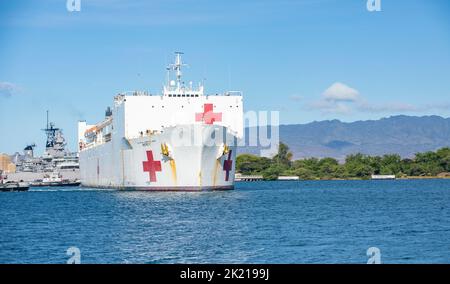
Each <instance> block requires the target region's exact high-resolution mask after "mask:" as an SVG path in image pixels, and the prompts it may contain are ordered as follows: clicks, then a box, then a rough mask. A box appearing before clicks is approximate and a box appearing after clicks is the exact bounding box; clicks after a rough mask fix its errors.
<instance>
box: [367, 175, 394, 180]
mask: <svg viewBox="0 0 450 284" xmlns="http://www.w3.org/2000/svg"><path fill="white" fill-rule="evenodd" d="M371 178H372V179H373V180H393V179H395V175H372V176H371Z"/></svg>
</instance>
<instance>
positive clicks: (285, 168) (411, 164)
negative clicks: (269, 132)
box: [236, 143, 450, 180]
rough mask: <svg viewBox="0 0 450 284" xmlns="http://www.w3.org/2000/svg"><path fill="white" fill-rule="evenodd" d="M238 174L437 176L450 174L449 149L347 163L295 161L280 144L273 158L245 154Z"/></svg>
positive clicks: (239, 161) (351, 157) (363, 157)
mask: <svg viewBox="0 0 450 284" xmlns="http://www.w3.org/2000/svg"><path fill="white" fill-rule="evenodd" d="M236 170H237V172H239V173H241V174H243V175H262V176H263V178H264V179H266V180H275V179H277V178H278V176H286V175H289V176H298V177H300V179H305V180H312V179H352V178H354V179H356V178H358V179H367V178H370V176H371V175H378V174H381V175H395V176H396V177H408V176H437V175H438V174H440V173H448V172H450V148H442V149H439V150H437V151H435V152H432V151H429V152H425V153H417V154H416V155H415V157H414V158H413V159H402V158H401V157H400V155H397V154H389V155H384V156H368V155H363V154H353V155H349V156H347V157H346V159H345V162H344V163H339V162H338V161H337V160H336V159H334V158H323V159H317V158H308V159H301V160H295V161H293V160H292V153H291V152H290V151H289V147H288V146H287V145H286V144H284V143H280V144H279V147H278V153H277V154H276V155H275V156H274V157H273V158H266V157H259V156H255V155H250V154H242V155H239V156H238V157H237V161H236Z"/></svg>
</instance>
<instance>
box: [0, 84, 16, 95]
mask: <svg viewBox="0 0 450 284" xmlns="http://www.w3.org/2000/svg"><path fill="white" fill-rule="evenodd" d="M17 92H19V87H18V86H16V85H15V84H13V83H9V82H0V97H6V98H9V97H11V96H12V95H15V94H16V93H17Z"/></svg>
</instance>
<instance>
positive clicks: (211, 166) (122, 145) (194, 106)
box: [78, 52, 243, 191]
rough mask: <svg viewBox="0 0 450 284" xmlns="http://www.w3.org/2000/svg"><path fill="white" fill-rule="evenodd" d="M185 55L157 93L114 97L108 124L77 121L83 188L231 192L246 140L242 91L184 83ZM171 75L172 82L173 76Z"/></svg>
mask: <svg viewBox="0 0 450 284" xmlns="http://www.w3.org/2000/svg"><path fill="white" fill-rule="evenodd" d="M181 55H182V53H179V52H178V53H176V59H175V63H174V64H171V65H169V66H168V68H167V83H166V85H165V86H164V88H163V92H162V94H161V95H151V94H148V93H143V92H133V93H125V94H119V95H117V96H115V97H114V105H113V107H112V109H109V108H108V110H107V111H106V116H105V119H104V120H103V121H102V122H100V123H97V124H95V125H88V124H87V123H86V122H85V121H80V122H78V142H79V163H80V177H81V183H82V185H84V186H88V187H101V188H118V189H137V190H180V191H185V190H186V191H189V190H190V191H197V190H215V189H232V188H233V186H234V173H235V165H236V146H237V140H238V139H240V138H242V136H243V103H242V94H241V93H240V92H226V93H224V94H221V95H217V94H214V95H205V94H204V86H203V85H202V84H199V85H198V87H197V88H195V87H193V84H192V82H190V83H188V84H185V83H184V82H183V81H182V78H181V77H182V72H181V69H182V67H183V66H185V64H183V62H182V59H181ZM173 72H174V73H175V78H174V79H173V80H171V78H170V77H171V75H172V73H173Z"/></svg>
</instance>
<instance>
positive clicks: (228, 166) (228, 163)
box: [223, 150, 233, 181]
mask: <svg viewBox="0 0 450 284" xmlns="http://www.w3.org/2000/svg"><path fill="white" fill-rule="evenodd" d="M231 151H232V150H230V152H228V159H227V160H225V161H223V170H224V171H225V181H228V179H229V178H230V171H231V168H232V165H233V161H232V160H231Z"/></svg>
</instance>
